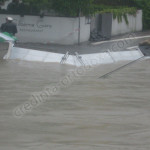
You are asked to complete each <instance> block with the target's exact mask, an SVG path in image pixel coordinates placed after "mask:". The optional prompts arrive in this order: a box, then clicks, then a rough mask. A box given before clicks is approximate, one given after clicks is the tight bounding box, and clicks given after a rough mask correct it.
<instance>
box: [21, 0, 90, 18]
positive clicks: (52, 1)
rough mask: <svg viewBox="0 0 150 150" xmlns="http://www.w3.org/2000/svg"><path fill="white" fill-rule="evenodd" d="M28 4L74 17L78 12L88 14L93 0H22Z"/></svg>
mask: <svg viewBox="0 0 150 150" xmlns="http://www.w3.org/2000/svg"><path fill="white" fill-rule="evenodd" d="M23 2H24V3H27V4H28V5H30V6H32V5H34V6H36V7H37V8H38V9H47V10H51V9H53V10H55V11H56V12H57V13H59V14H60V15H61V16H69V17H76V16H78V14H79V10H80V12H81V14H83V15H88V14H89V13H90V12H91V10H92V6H93V5H92V3H93V0H77V1H75V0H23Z"/></svg>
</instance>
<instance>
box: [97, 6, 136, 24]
mask: <svg viewBox="0 0 150 150" xmlns="http://www.w3.org/2000/svg"><path fill="white" fill-rule="evenodd" d="M136 12H137V9H136V8H134V7H131V8H126V7H118V8H116V9H112V8H110V9H104V10H101V11H97V12H96V13H100V14H103V13H112V14H113V18H114V19H116V18H117V20H118V22H119V23H120V22H122V19H123V18H124V20H125V22H126V24H128V23H129V22H128V18H127V14H130V15H136Z"/></svg>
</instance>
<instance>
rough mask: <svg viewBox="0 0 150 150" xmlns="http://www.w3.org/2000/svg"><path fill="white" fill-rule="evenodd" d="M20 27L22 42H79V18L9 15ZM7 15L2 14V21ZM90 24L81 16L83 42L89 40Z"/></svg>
mask: <svg viewBox="0 0 150 150" xmlns="http://www.w3.org/2000/svg"><path fill="white" fill-rule="evenodd" d="M9 16H11V17H13V18H14V22H16V24H17V27H18V34H16V36H17V38H18V39H19V41H20V42H33V43H34V42H38V43H55V44H65V45H69V44H76V43H78V31H79V30H78V27H79V21H78V18H65V17H44V18H40V17H39V16H24V17H20V16H19V15H9ZM5 18H6V15H0V22H1V23H3V22H5ZM89 37H90V24H86V18H85V17H81V42H85V41H88V40H89Z"/></svg>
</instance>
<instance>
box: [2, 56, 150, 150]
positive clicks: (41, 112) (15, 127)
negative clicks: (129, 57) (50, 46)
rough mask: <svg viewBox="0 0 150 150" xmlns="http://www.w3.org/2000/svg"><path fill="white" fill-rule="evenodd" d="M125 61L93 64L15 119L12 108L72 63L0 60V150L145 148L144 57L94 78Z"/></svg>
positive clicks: (148, 105)
mask: <svg viewBox="0 0 150 150" xmlns="http://www.w3.org/2000/svg"><path fill="white" fill-rule="evenodd" d="M125 63H126V62H122V63H120V64H119V63H116V64H109V65H101V66H98V67H96V68H94V69H93V70H92V71H90V72H87V73H86V74H85V75H84V76H82V77H81V78H80V79H77V80H75V81H74V82H73V83H72V84H71V85H69V86H68V87H66V88H62V89H61V90H60V92H59V93H58V94H57V95H55V96H52V97H50V98H49V99H48V100H47V102H45V103H44V104H42V105H40V106H38V107H37V108H35V109H33V110H32V111H31V112H28V113H27V114H25V116H24V117H23V118H21V119H17V118H15V117H14V116H13V110H14V108H15V107H17V106H19V105H21V104H23V103H25V102H26V101H28V100H29V98H30V96H31V94H32V93H34V92H40V91H42V90H43V89H44V88H46V87H48V86H53V85H55V84H57V83H58V82H59V81H60V79H61V78H63V77H64V76H65V75H66V74H67V72H68V71H69V70H70V69H71V70H73V69H74V68H73V67H71V66H65V65H64V66H61V65H58V64H51V63H47V64H44V63H35V62H34V63H33V62H23V61H1V62H0V150H149V149H150V59H146V60H141V61H138V62H137V63H135V64H132V65H131V66H128V67H126V68H124V69H123V70H120V71H118V72H116V73H114V74H112V75H111V76H109V77H108V78H105V79H104V78H101V79H98V78H99V77H100V76H102V75H104V74H105V73H107V72H109V71H111V70H114V69H115V68H117V67H119V66H121V65H122V64H125Z"/></svg>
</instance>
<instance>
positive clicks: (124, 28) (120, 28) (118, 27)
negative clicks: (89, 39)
mask: <svg viewBox="0 0 150 150" xmlns="http://www.w3.org/2000/svg"><path fill="white" fill-rule="evenodd" d="M109 21H110V20H108V19H107V18H106V21H103V22H108V23H109ZM128 21H129V24H128V25H127V24H126V22H125V20H124V19H123V20H122V22H121V23H118V20H117V19H112V27H111V29H108V30H111V36H114V35H120V34H124V33H129V32H134V31H141V30H142V28H143V24H142V10H138V12H137V14H136V16H133V15H128ZM100 24H102V23H101V20H100V15H99V14H96V15H95V16H94V17H93V18H92V20H91V32H92V31H94V30H96V31H100V30H101V29H99V26H100ZM105 24H106V23H105ZM106 28H108V27H107V26H106ZM102 30H103V29H102ZM100 32H102V33H103V31H100Z"/></svg>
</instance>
